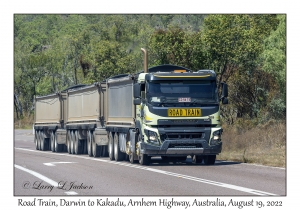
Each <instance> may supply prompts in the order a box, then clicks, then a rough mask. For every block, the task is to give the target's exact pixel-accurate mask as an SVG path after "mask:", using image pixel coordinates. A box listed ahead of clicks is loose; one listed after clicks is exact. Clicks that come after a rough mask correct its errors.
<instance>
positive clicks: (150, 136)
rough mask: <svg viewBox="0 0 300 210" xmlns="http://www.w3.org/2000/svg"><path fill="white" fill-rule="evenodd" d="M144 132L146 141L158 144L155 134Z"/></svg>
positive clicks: (148, 131)
mask: <svg viewBox="0 0 300 210" xmlns="http://www.w3.org/2000/svg"><path fill="white" fill-rule="evenodd" d="M144 131H145V134H146V135H147V137H148V141H149V142H150V143H154V144H158V143H159V142H158V137H157V134H156V133H155V132H153V131H150V130H146V129H145V130H144Z"/></svg>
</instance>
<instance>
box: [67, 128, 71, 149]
mask: <svg viewBox="0 0 300 210" xmlns="http://www.w3.org/2000/svg"><path fill="white" fill-rule="evenodd" d="M71 144H72V137H71V131H70V130H68V134H67V150H68V153H69V154H72V150H71V147H72V146H71Z"/></svg>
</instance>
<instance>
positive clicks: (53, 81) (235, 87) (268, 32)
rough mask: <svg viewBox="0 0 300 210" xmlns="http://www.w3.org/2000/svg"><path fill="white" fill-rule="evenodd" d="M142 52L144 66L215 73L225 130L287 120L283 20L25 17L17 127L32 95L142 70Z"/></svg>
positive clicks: (27, 115) (27, 114)
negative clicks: (224, 101)
mask: <svg viewBox="0 0 300 210" xmlns="http://www.w3.org/2000/svg"><path fill="white" fill-rule="evenodd" d="M141 47H144V48H146V49H147V50H148V54H149V67H151V66H154V65H158V64H176V65H180V66H184V67H187V68H190V69H192V70H195V71H196V70H199V69H213V70H215V71H216V72H217V73H218V79H219V84H218V85H219V87H220V86H221V85H220V84H221V82H226V83H227V84H228V86H229V100H230V104H229V105H226V106H221V113H222V122H223V124H224V125H225V126H226V125H227V126H228V128H231V126H241V125H243V123H244V122H248V121H250V122H251V123H252V124H253V125H254V127H253V129H252V131H254V132H257V130H256V129H259V127H256V126H260V125H263V124H266V123H268V122H269V121H270V120H276V121H285V118H286V16H285V15H268V14H263V15H260V14H250V15H242V14H235V15H176V14H172V15H161V14H156V15H150V14H146V15H133V14H130V15H121V14H120V15H76V14H72V15H67V14H53V15H32V14H26V15H15V16H14V96H15V97H14V99H15V100H14V105H15V122H16V124H15V125H16V127H19V126H20V127H24V126H25V127H26V124H28V123H29V124H30V123H31V122H30V121H32V120H33V111H34V104H33V101H34V96H35V95H46V94H50V93H54V92H57V91H60V90H62V89H65V88H67V87H69V86H71V85H75V84H82V83H83V84H91V83H93V82H96V81H102V80H103V79H105V78H108V77H110V76H112V75H115V74H122V73H135V72H139V71H141V70H142V68H143V56H142V53H141V51H140V48H141ZM27 127H28V125H27ZM232 130H233V129H231V131H232ZM248 131H249V130H248ZM275 131H276V130H275ZM249 132H250V131H249ZM249 136H251V135H249ZM224 138H226V133H225V136H224ZM225 145H226V143H225ZM225 148H226V147H225ZM225 150H226V149H225ZM246 153H247V151H246Z"/></svg>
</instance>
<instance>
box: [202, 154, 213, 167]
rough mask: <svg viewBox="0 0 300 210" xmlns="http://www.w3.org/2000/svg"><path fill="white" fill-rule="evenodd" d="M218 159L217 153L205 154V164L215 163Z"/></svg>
mask: <svg viewBox="0 0 300 210" xmlns="http://www.w3.org/2000/svg"><path fill="white" fill-rule="evenodd" d="M215 161H216V155H206V156H204V164H205V165H213V164H215Z"/></svg>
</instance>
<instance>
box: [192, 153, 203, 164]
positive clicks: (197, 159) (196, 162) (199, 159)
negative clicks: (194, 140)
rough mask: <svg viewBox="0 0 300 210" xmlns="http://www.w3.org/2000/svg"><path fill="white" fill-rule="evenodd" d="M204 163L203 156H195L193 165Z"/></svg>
mask: <svg viewBox="0 0 300 210" xmlns="http://www.w3.org/2000/svg"><path fill="white" fill-rule="evenodd" d="M202 161H203V156H201V155H193V158H192V163H195V164H199V163H202Z"/></svg>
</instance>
